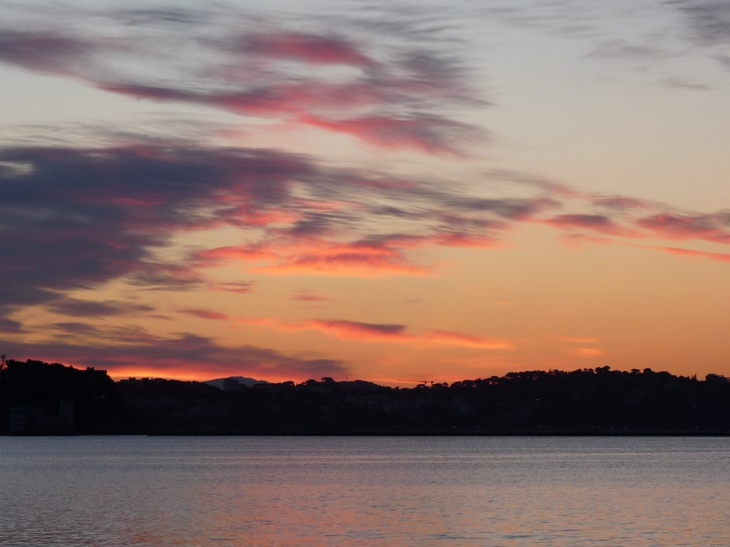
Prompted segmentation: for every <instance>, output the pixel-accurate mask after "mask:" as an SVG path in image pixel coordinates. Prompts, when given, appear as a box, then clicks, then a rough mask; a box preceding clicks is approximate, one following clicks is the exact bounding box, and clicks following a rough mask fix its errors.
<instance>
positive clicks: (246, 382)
mask: <svg viewBox="0 0 730 547" xmlns="http://www.w3.org/2000/svg"><path fill="white" fill-rule="evenodd" d="M203 383H204V384H208V385H209V386H213V387H217V388H218V389H222V390H224V391H235V390H237V389H239V388H240V387H241V386H246V387H251V386H255V385H256V384H268V383H269V382H267V381H266V380H256V379H254V378H246V377H245V376H229V377H228V378H216V379H214V380H208V381H207V382H203Z"/></svg>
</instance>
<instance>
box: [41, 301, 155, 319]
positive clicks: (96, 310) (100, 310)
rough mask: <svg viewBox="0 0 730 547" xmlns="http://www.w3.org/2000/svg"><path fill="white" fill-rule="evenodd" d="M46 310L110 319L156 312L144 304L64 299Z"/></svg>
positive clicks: (50, 304) (48, 306) (52, 303)
mask: <svg viewBox="0 0 730 547" xmlns="http://www.w3.org/2000/svg"><path fill="white" fill-rule="evenodd" d="M46 308H47V309H48V310H50V311H52V312H53V313H58V314H61V315H69V316H75V317H108V316H114V315H124V314H129V313H140V312H144V313H146V312H150V311H153V310H154V308H153V307H151V306H146V305H143V304H132V303H128V302H114V301H105V302H93V301H88V300H78V299H74V298H62V299H60V300H57V301H55V302H51V303H49V304H48V305H47V306H46Z"/></svg>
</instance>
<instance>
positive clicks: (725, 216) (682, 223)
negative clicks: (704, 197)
mask: <svg viewBox="0 0 730 547" xmlns="http://www.w3.org/2000/svg"><path fill="white" fill-rule="evenodd" d="M637 224H638V225H639V226H641V227H642V228H645V229H647V230H650V231H652V232H654V233H655V234H657V235H660V236H661V237H665V238H668V239H695V240H705V241H712V242H714V243H722V244H730V213H729V212H727V211H720V212H717V213H714V214H676V213H670V212H662V213H658V214H655V215H651V216H648V217H644V218H641V219H639V220H638V221H637Z"/></svg>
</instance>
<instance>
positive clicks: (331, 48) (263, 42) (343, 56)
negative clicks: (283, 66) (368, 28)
mask: <svg viewBox="0 0 730 547" xmlns="http://www.w3.org/2000/svg"><path fill="white" fill-rule="evenodd" d="M238 45H239V49H240V51H242V52H244V53H247V54H255V55H260V56H261V57H264V58H266V59H275V60H290V61H299V62H301V63H308V64H313V65H350V66H354V67H363V68H368V67H374V66H375V65H376V64H377V63H376V62H375V61H374V60H373V59H371V58H370V57H368V56H367V55H365V54H364V53H362V52H361V51H360V50H359V49H358V48H357V47H356V46H355V45H354V44H352V43H350V42H348V41H346V40H345V39H342V38H339V37H335V36H318V35H315V34H303V33H296V32H278V33H277V32H272V33H269V34H252V35H249V36H245V37H244V38H242V39H241V40H240V42H239V44H238Z"/></svg>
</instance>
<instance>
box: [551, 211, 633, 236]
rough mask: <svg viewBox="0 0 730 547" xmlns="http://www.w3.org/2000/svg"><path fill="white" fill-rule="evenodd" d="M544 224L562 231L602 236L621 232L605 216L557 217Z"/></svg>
mask: <svg viewBox="0 0 730 547" xmlns="http://www.w3.org/2000/svg"><path fill="white" fill-rule="evenodd" d="M546 223H547V224H550V225H551V226H555V227H557V228H562V229H582V230H592V231H596V232H600V233H604V234H616V233H619V232H620V231H621V230H620V228H619V227H618V226H617V225H616V224H615V222H614V221H613V220H612V219H611V218H610V217H607V216H605V215H593V214H570V215H558V216H556V217H553V218H550V219H548V220H546Z"/></svg>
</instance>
